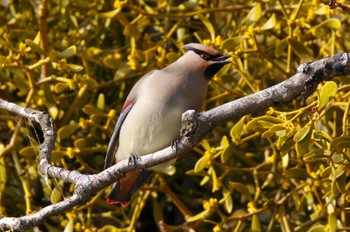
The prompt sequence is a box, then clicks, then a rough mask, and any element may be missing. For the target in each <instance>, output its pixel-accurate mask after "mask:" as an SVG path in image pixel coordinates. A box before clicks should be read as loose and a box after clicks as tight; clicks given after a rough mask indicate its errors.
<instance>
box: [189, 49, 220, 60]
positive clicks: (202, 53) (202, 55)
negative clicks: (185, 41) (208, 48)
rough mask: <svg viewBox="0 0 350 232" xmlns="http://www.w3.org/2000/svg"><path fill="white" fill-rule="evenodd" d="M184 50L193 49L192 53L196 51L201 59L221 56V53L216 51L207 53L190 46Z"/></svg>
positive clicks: (212, 58) (213, 58)
mask: <svg viewBox="0 0 350 232" xmlns="http://www.w3.org/2000/svg"><path fill="white" fill-rule="evenodd" d="M186 50H187V51H193V52H194V53H196V54H197V55H198V56H199V57H200V58H202V59H203V60H216V59H217V58H220V57H222V56H223V55H222V54H221V53H217V54H216V55H211V54H209V53H207V52H204V51H201V50H199V49H196V48H192V47H187V48H186Z"/></svg>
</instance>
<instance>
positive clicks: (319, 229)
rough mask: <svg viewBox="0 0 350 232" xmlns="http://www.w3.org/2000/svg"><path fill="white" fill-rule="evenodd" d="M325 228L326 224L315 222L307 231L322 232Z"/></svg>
mask: <svg viewBox="0 0 350 232" xmlns="http://www.w3.org/2000/svg"><path fill="white" fill-rule="evenodd" d="M325 230H326V226H324V225H320V224H316V225H314V226H312V227H311V228H310V229H309V230H308V231H307V232H324V231H325Z"/></svg>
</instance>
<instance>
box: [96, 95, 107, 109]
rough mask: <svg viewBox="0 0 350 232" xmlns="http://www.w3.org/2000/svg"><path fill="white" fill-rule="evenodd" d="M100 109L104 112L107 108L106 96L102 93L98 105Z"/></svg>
mask: <svg viewBox="0 0 350 232" xmlns="http://www.w3.org/2000/svg"><path fill="white" fill-rule="evenodd" d="M96 106H97V108H98V109H101V110H103V109H104V108H105V95H104V94H103V93H100V94H99V95H98V98H97V104H96Z"/></svg>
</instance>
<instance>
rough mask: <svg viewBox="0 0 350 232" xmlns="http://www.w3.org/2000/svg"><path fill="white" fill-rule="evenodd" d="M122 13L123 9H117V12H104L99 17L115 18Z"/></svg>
mask: <svg viewBox="0 0 350 232" xmlns="http://www.w3.org/2000/svg"><path fill="white" fill-rule="evenodd" d="M120 11H121V8H117V9H115V10H111V11H107V12H102V13H99V14H98V17H100V18H113V17H114V16H116V15H117V14H118V13H119V12H120Z"/></svg>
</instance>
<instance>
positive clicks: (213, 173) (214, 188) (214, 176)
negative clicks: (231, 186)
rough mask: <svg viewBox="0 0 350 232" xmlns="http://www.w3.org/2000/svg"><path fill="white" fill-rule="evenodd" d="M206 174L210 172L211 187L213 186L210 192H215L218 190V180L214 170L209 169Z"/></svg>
mask: <svg viewBox="0 0 350 232" xmlns="http://www.w3.org/2000/svg"><path fill="white" fill-rule="evenodd" d="M208 172H210V174H211V181H212V185H213V187H212V189H211V191H212V192H216V191H217V190H219V183H218V178H217V176H216V172H215V169H214V168H213V167H210V168H209V170H208Z"/></svg>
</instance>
